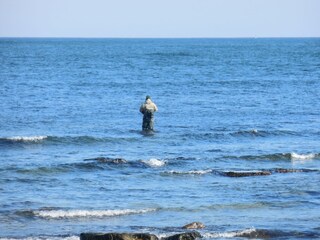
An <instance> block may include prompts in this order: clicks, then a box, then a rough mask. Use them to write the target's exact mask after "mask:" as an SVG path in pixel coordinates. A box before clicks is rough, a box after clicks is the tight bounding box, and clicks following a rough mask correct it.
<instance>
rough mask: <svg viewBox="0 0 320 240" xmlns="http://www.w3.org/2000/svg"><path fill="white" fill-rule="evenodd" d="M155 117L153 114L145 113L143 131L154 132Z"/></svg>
mask: <svg viewBox="0 0 320 240" xmlns="http://www.w3.org/2000/svg"><path fill="white" fill-rule="evenodd" d="M153 125H154V117H153V112H151V111H145V112H144V114H143V122H142V130H143V131H153Z"/></svg>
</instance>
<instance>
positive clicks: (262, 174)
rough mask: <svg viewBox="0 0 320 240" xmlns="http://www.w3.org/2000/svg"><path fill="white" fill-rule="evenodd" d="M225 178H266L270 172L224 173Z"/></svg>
mask: <svg viewBox="0 0 320 240" xmlns="http://www.w3.org/2000/svg"><path fill="white" fill-rule="evenodd" d="M224 175H225V176H227V177H251V176H267V175H271V172H270V171H255V172H251V171H250V172H224Z"/></svg>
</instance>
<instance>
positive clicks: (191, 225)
mask: <svg viewBox="0 0 320 240" xmlns="http://www.w3.org/2000/svg"><path fill="white" fill-rule="evenodd" d="M182 228H184V229H201V228H205V225H204V224H203V223H201V222H192V223H189V224H187V225H184V226H183V227H182Z"/></svg>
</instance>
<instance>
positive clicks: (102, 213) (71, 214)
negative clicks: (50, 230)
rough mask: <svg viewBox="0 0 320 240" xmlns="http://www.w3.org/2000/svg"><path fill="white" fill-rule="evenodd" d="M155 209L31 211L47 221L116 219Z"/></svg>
mask: <svg viewBox="0 0 320 240" xmlns="http://www.w3.org/2000/svg"><path fill="white" fill-rule="evenodd" d="M156 210H157V209H138V210H135V209H122V210H37V211H31V213H29V214H32V215H33V216H35V217H41V218H48V219H62V218H90V217H91V218H92V217H93V218H94V217H96V218H101V217H116V216H123V215H132V214H143V213H148V212H154V211H156Z"/></svg>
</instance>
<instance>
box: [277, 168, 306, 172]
mask: <svg viewBox="0 0 320 240" xmlns="http://www.w3.org/2000/svg"><path fill="white" fill-rule="evenodd" d="M274 171H275V172H277V173H295V172H307V171H305V170H303V169H285V168H276V169H275V170H274Z"/></svg>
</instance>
